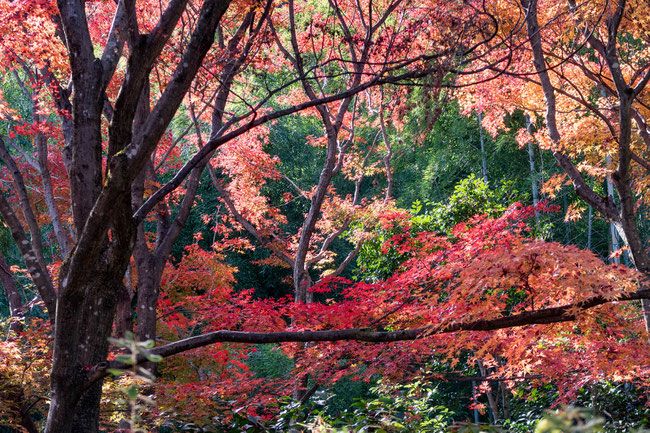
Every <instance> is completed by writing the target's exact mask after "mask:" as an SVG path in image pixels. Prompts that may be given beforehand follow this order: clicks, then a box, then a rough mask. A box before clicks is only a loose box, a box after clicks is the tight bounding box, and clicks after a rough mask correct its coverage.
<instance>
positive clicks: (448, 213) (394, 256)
mask: <svg viewBox="0 0 650 433" xmlns="http://www.w3.org/2000/svg"><path fill="white" fill-rule="evenodd" d="M521 198H522V194H520V193H519V192H518V191H517V190H515V189H514V188H513V184H512V182H504V183H502V184H501V185H500V186H499V187H498V188H496V189H491V188H490V187H489V185H488V184H486V183H485V182H484V181H483V179H480V178H477V177H476V176H475V175H474V174H470V175H469V176H468V177H467V178H466V179H463V180H461V181H460V182H459V183H458V184H457V185H456V186H455V187H454V190H453V193H452V195H451V196H450V197H449V198H448V199H447V200H445V201H443V202H439V203H430V202H425V203H423V202H421V201H419V200H416V201H415V202H414V203H413V206H412V207H411V210H410V213H411V215H412V217H411V219H410V220H409V222H408V223H409V224H408V225H409V233H410V234H411V235H413V236H415V235H416V234H417V233H419V232H422V231H429V232H437V233H440V234H448V233H449V231H450V230H451V229H452V228H453V227H454V226H456V225H457V224H459V223H462V222H466V221H468V220H469V219H470V218H471V217H472V216H474V215H482V214H487V215H488V216H490V217H497V216H499V215H500V214H501V213H502V212H503V211H504V210H505V209H506V208H507V207H508V205H509V204H511V203H513V202H514V201H516V200H518V199H521ZM401 232H402V229H401V228H399V227H398V228H390V229H384V228H377V234H376V236H375V237H374V238H373V239H371V240H369V241H367V242H366V243H365V244H364V245H363V247H362V248H361V251H360V253H359V256H358V258H357V266H358V270H357V278H359V279H361V280H364V281H368V282H376V281H381V280H385V279H387V278H389V277H390V276H391V275H393V274H394V273H395V271H397V270H398V269H399V267H400V266H401V264H402V263H403V262H404V261H405V260H406V259H407V258H408V256H407V255H405V254H402V253H399V252H398V251H397V250H396V249H394V248H385V244H386V242H387V241H388V240H389V239H390V238H391V237H393V236H395V235H397V234H400V233H401Z"/></svg>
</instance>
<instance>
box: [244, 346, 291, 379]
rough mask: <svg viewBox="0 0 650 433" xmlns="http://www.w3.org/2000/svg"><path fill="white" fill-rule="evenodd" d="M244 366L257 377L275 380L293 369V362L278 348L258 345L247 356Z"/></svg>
mask: <svg viewBox="0 0 650 433" xmlns="http://www.w3.org/2000/svg"><path fill="white" fill-rule="evenodd" d="M246 364H247V365H248V366H249V367H250V368H251V371H253V372H254V373H255V375H256V376H257V377H263V378H268V379H277V378H281V377H284V376H286V375H287V374H289V372H291V370H292V369H293V361H292V360H291V359H290V358H289V357H288V356H287V355H286V354H285V353H284V352H283V351H281V350H278V346H272V345H269V344H258V345H256V346H255V351H251V352H250V353H249V354H248V359H247V360H246Z"/></svg>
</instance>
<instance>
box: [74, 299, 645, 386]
mask: <svg viewBox="0 0 650 433" xmlns="http://www.w3.org/2000/svg"><path fill="white" fill-rule="evenodd" d="M648 297H650V288H644V289H642V290H638V291H636V292H633V293H630V294H627V295H624V296H622V297H620V298H618V299H608V298H605V297H603V296H595V297H592V298H589V299H587V300H584V301H581V302H576V303H573V304H568V305H562V306H559V307H551V308H544V309H541V310H534V311H525V312H522V313H519V314H513V315H511V316H504V317H499V318H494V319H478V320H474V321H470V322H455V323H449V324H442V325H431V326H423V327H419V328H412V329H404V330H400V331H373V330H372V329H371V328H353V329H335V330H324V331H310V330H305V331H280V332H245V331H226V330H224V331H215V332H209V333H207V334H202V335H198V336H195V337H189V338H185V339H183V340H179V341H176V342H173V343H169V344H166V345H164V346H159V347H156V348H154V349H152V350H151V351H150V352H151V353H152V354H155V355H159V356H161V357H163V358H167V357H169V356H173V355H177V354H179V353H183V352H187V351H189V350H192V349H198V348H201V347H205V346H209V345H211V344H215V343H246V344H271V343H290V342H318V341H320V342H336V341H360V342H368V343H390V342H396V341H409V340H416V339H418V338H425V337H430V336H433V335H440V334H449V333H452V332H459V331H495V330H498V329H507V328H516V327H520V326H527V325H546V324H552V323H561V322H570V321H573V320H576V317H577V316H576V314H575V312H579V311H585V310H588V309H590V308H593V307H597V306H599V305H603V304H607V303H609V302H614V301H632V300H639V299H645V298H648ZM146 361H147V359H146V358H145V357H144V356H142V355H141V356H139V357H138V363H143V362H146ZM109 368H110V369H125V368H128V366H126V365H124V364H122V363H119V362H115V361H111V362H104V363H101V364H98V365H96V366H95V367H94V368H93V370H92V373H91V374H90V376H89V379H88V382H87V383H86V385H85V386H84V388H86V387H88V386H90V384H91V383H93V382H95V381H97V380H100V379H102V378H103V377H105V376H107V375H108V373H107V369H109Z"/></svg>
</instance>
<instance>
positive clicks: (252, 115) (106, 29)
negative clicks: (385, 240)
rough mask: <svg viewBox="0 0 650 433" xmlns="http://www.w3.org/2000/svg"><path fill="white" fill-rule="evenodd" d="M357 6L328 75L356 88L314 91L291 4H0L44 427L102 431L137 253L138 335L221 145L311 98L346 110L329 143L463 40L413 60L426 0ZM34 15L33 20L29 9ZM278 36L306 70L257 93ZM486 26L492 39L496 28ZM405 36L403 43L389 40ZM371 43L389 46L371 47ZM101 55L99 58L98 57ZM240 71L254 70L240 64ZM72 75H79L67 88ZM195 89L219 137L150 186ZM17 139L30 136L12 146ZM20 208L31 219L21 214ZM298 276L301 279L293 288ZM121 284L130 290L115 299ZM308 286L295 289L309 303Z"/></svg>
mask: <svg viewBox="0 0 650 433" xmlns="http://www.w3.org/2000/svg"><path fill="white" fill-rule="evenodd" d="M331 6H332V7H333V11H334V12H335V14H337V16H338V17H339V19H340V20H341V21H344V20H343V19H342V17H344V16H345V15H346V14H347V13H348V12H347V10H346V9H345V8H346V7H352V8H353V9H352V10H357V9H356V8H357V5H356V4H353V3H350V4H349V5H348V4H345V5H339V4H336V3H333V4H332V5H331ZM375 7H378V10H381V11H382V12H381V14H379V16H380V17H381V16H382V15H383V17H382V18H381V19H380V20H379V21H375V20H376V15H373V14H374V13H376V11H375V10H374V8H375ZM436 7H437V8H438V10H439V12H440V17H441V19H444V18H445V16H447V17H451V16H452V15H450V14H451V13H454V12H456V11H455V10H453V8H452V10H447V8H446V7H444V6H442V5H441V6H436ZM358 8H359V10H360V11H361V12H363V13H364V14H365V15H360V16H359V15H356V20H360V21H361V22H362V25H363V26H365V28H366V35H365V37H364V38H363V40H361V41H357V39H356V36H353V35H352V34H351V33H349V34H348V35H347V36H345V39H346V40H347V43H348V44H349V45H350V47H351V48H352V53H351V54H350V55H351V56H352V57H351V58H344V59H341V62H340V63H341V64H344V65H351V68H352V69H351V70H348V69H347V68H343V69H341V70H338V71H337V70H336V68H334V67H333V68H332V71H331V72H327V74H333V75H334V76H336V75H348V76H349V77H350V78H349V82H348V85H347V86H346V87H345V88H341V89H336V88H334V90H333V91H332V92H327V93H323V92H321V94H320V95H317V94H315V93H314V92H313V90H312V91H310V90H309V89H312V86H313V85H314V84H312V81H313V79H314V77H313V74H315V73H316V74H319V73H320V72H321V71H323V70H324V69H323V68H326V65H327V64H332V59H331V58H325V59H319V58H316V59H315V61H314V63H313V64H310V65H309V66H306V64H305V61H304V60H302V59H301V58H300V56H299V55H298V54H299V51H300V47H299V46H296V37H295V35H296V34H297V33H298V31H297V29H296V23H295V19H294V17H293V14H294V12H293V3H292V4H291V5H290V7H289V8H285V9H284V10H288V11H289V15H290V20H289V21H290V23H289V24H290V25H289V27H287V28H286V30H284V28H283V29H275V28H274V26H277V25H278V24H272V21H270V20H269V17H270V16H271V14H272V12H273V10H274V5H273V4H272V2H266V3H264V2H250V3H246V2H241V3H232V4H231V2H229V1H218V0H208V1H206V2H203V3H198V4H194V3H190V2H188V1H185V0H179V1H175V0H174V1H172V2H170V3H168V4H166V5H164V8H163V7H158V5H155V6H154V5H136V4H135V2H131V1H124V2H118V3H117V4H116V5H112V4H101V5H92V6H91V5H86V4H85V3H84V2H79V1H60V2H58V3H57V4H56V5H55V4H54V3H50V2H36V3H33V2H22V3H20V4H17V5H14V4H12V3H5V4H4V5H3V7H2V13H3V14H4V16H3V22H4V23H5V24H3V25H4V26H5V28H4V29H3V33H4V34H6V35H12V38H11V39H5V40H4V41H3V46H2V62H3V64H4V65H5V70H7V71H8V72H10V71H13V72H12V73H13V76H14V78H15V80H16V83H17V85H18V86H20V87H21V88H22V89H23V92H24V97H25V98H27V99H28V100H31V104H28V105H30V107H31V109H30V114H29V116H27V117H25V118H23V117H22V116H20V115H19V113H17V112H16V111H15V110H14V107H11V106H10V104H7V103H4V104H3V115H4V117H5V119H6V120H7V121H8V122H9V123H10V125H11V131H10V133H9V134H8V135H7V136H5V137H3V142H2V149H3V152H2V159H3V161H4V163H5V166H6V167H7V169H8V172H9V176H10V177H11V180H12V181H13V183H14V185H15V187H16V188H15V190H14V192H15V195H10V194H8V192H5V193H4V194H3V195H2V197H1V198H0V212H1V213H2V216H3V218H4V220H5V222H6V224H7V225H8V226H9V228H10V230H11V233H12V236H13V238H14V241H15V242H16V245H17V246H18V247H19V249H20V251H21V254H22V258H23V260H24V261H25V264H26V267H27V269H28V271H29V274H30V276H31V279H32V280H33V282H34V285H35V286H36V287H37V289H38V292H39V295H40V297H41V299H42V300H43V302H44V304H45V310H46V311H47V313H48V315H49V317H50V320H51V322H52V323H53V324H54V342H53V345H54V351H53V366H52V372H51V403H50V410H49V413H48V421H47V426H46V431H48V432H54V431H56V432H66V431H71V430H75V431H95V430H96V429H97V420H98V407H99V398H100V395H101V381H96V380H95V381H89V377H93V371H95V370H97V368H100V369H101V366H102V365H104V363H105V360H106V356H107V353H108V340H107V338H108V337H109V335H110V334H111V330H112V325H113V322H114V321H115V316H116V311H117V309H118V304H119V305H120V308H119V310H120V312H121V314H120V317H121V321H122V325H121V326H122V328H124V327H126V326H128V324H127V325H124V322H128V312H126V310H127V308H125V306H128V304H129V303H130V300H129V297H130V296H131V294H130V293H129V289H128V288H124V287H123V283H124V278H125V274H126V271H127V268H128V267H129V262H130V257H131V255H132V253H133V255H134V257H135V259H136V268H137V270H138V272H139V274H138V277H139V278H138V288H137V289H138V290H137V297H138V301H137V305H138V311H137V318H138V329H137V334H138V335H139V336H140V337H141V338H147V337H151V336H153V334H154V333H155V331H154V329H155V328H154V327H155V311H156V304H157V299H158V287H157V286H158V283H159V280H160V275H161V272H162V269H163V268H164V264H165V261H166V260H167V256H168V254H169V251H170V246H171V245H172V244H173V242H174V240H175V238H176V236H177V235H178V232H179V230H180V227H182V225H183V223H184V221H185V220H186V218H187V214H188V213H189V211H190V208H191V204H192V202H193V200H194V194H195V192H196V186H197V184H198V180H199V179H200V174H201V172H202V170H203V168H204V167H205V166H206V164H207V162H208V160H209V158H210V157H211V155H212V154H213V153H214V151H215V149H216V148H218V147H219V146H220V145H222V144H223V143H226V142H228V141H230V140H233V139H235V138H236V137H239V136H241V135H242V134H244V133H245V132H247V131H249V130H251V129H253V128H256V127H258V126H260V125H263V124H264V123H267V122H269V121H271V120H273V119H276V118H279V117H281V116H284V115H288V114H291V113H295V112H298V111H301V110H304V109H309V108H313V107H315V108H316V109H317V110H320V111H321V114H322V117H323V119H324V121H325V119H329V117H328V116H329V114H327V115H325V114H326V111H327V109H326V108H325V106H326V105H325V104H334V105H336V104H338V107H339V109H338V113H339V114H337V116H336V118H335V120H334V121H333V123H332V122H331V121H330V120H327V121H326V125H328V130H329V133H328V134H329V136H330V139H329V140H330V143H329V145H328V146H329V149H330V150H329V152H330V154H332V153H333V152H334V151H335V144H336V143H335V142H334V140H335V137H336V136H337V135H338V130H339V129H340V128H341V124H342V121H343V118H344V115H345V113H346V112H347V110H348V104H349V103H350V100H351V98H353V97H354V95H356V94H359V93H361V92H363V91H367V90H369V89H371V88H372V87H374V86H378V85H382V84H389V83H400V82H404V81H407V80H413V79H417V78H419V77H423V76H427V75H429V74H432V73H437V72H438V71H440V68H441V66H440V65H441V64H444V63H445V62H446V61H447V60H446V59H451V58H453V55H454V54H455V53H456V51H457V47H453V48H451V47H450V44H448V43H446V44H443V43H440V39H439V38H438V35H433V34H432V35H430V36H431V37H430V38H425V39H424V41H425V42H429V41H430V42H431V44H430V45H426V46H422V49H421V50H418V51H417V52H415V53H413V54H414V55H413V56H409V54H408V53H407V52H406V51H405V48H406V47H407V46H408V44H409V42H410V39H409V37H413V36H416V35H417V34H418V33H417V32H416V29H417V28H419V27H422V28H425V29H426V28H427V24H428V23H427V22H426V21H422V20H419V18H417V15H416V12H418V11H417V9H416V8H414V7H413V5H411V4H409V3H406V2H402V1H394V2H389V3H387V4H385V5H383V4H382V5H381V6H374V5H373V4H372V3H369V4H360V5H359V6H358ZM457 9H458V10H460V11H462V8H457ZM408 11H410V12H408ZM407 12H408V13H407ZM277 13H278V14H282V13H284V12H283V9H282V8H281V7H278V8H277ZM411 14H413V17H414V20H413V21H412V22H411V21H406V22H404V24H406V27H405V28H406V29H408V30H409V31H407V32H404V33H403V34H400V35H396V36H395V37H393V39H392V40H390V39H389V41H388V42H386V41H383V42H382V39H381V38H383V37H385V35H379V36H378V35H377V34H375V33H376V32H377V31H379V30H381V29H382V28H383V27H384V26H385V27H387V28H390V27H391V26H392V27H393V28H394V26H395V25H397V24H398V23H400V21H399V20H400V19H399V18H398V17H402V18H403V17H407V18H410V15H411ZM27 16H29V18H30V19H29V20H25V19H24V18H26V17H27ZM480 18H481V17H479V21H480ZM364 19H365V20H367V21H366V22H364ZM445 24H446V25H449V31H452V29H453V28H454V25H457V23H456V24H455V23H454V22H453V20H449V19H447V21H446V22H445ZM329 30H330V29H329V27H328V23H323V27H320V26H319V27H314V28H312V30H311V32H312V35H313V37H314V38H323V40H325V41H326V40H328V39H329V33H328V32H329ZM283 32H284V33H283ZM394 32H395V30H393V33H394ZM409 32H411V33H409ZM281 34H289V35H291V36H290V38H291V39H292V41H293V43H292V48H291V50H292V51H293V53H294V55H293V56H291V55H289V56H288V57H289V58H290V57H293V58H294V65H293V67H295V72H296V77H297V78H291V77H289V78H288V79H285V80H282V79H281V80H280V82H279V83H277V86H274V87H269V86H272V85H273V83H270V82H269V81H266V83H265V82H264V81H262V86H260V87H258V88H257V89H258V90H259V91H253V90H252V89H251V88H250V87H249V88H248V89H247V88H246V86H250V85H251V84H252V83H253V82H255V80H256V79H257V78H258V77H261V79H262V80H264V76H265V75H266V76H270V75H269V74H272V73H273V72H274V70H273V67H274V65H273V61H274V60H275V59H274V57H273V55H272V54H271V55H268V54H266V53H265V50H264V49H263V47H265V46H267V45H268V43H269V42H270V41H273V38H274V37H275V38H276V39H277V40H278V41H279V39H280V35H281ZM274 35H275V36H274ZM485 35H488V36H489V34H488V33H487V32H485ZM373 38H376V39H373ZM483 38H484V35H483V34H481V33H479V34H477V35H472V36H471V37H470V38H468V41H467V42H462V39H461V40H459V43H461V46H462V47H463V48H464V49H466V50H467V51H471V50H472V49H474V45H476V44H477V43H480V40H481V39H483ZM215 39H216V44H215ZM314 40H315V39H314ZM32 41H39V47H38V49H37V50H32V49H30V48H29V47H30V46H31V45H32V43H31V42H32ZM396 41H397V42H399V43H397V44H393V42H396ZM357 42H359V43H360V44H361V46H364V47H365V49H364V50H362V52H357V51H356V50H357V49H358V48H357V47H356V45H355V44H356V43H357ZM381 43H386V45H385V46H382V45H381ZM371 46H372V47H381V49H374V50H372V51H371V50H370V47H371ZM280 50H282V49H281V48H280ZM96 52H97V53H101V56H99V57H96V54H95V53H96ZM357 55H360V57H356V56H357ZM374 56H376V57H374ZM366 65H368V66H366ZM307 67H309V69H306V68H307ZM265 68H266V69H265ZM265 70H266V71H268V72H265ZM243 71H250V72H251V73H247V74H246V75H243V74H242V72H243ZM235 77H239V78H238V80H239V81H236V80H235ZM343 81H345V79H343ZM68 82H70V86H68V85H66V84H64V83H68ZM294 82H298V83H301V84H302V87H303V88H304V89H305V90H306V91H307V93H308V95H309V98H308V100H305V101H301V102H299V103H296V104H292V105H290V106H287V107H286V108H281V109H277V110H275V111H270V112H265V111H264V107H265V104H266V101H268V99H269V98H270V97H271V96H272V95H274V94H276V93H277V92H278V91H281V90H283V89H286V88H288V87H290V86H291V85H292V83H294ZM265 84H266V85H265ZM241 90H243V91H244V92H245V93H244V94H242V93H241V92H240V91H241ZM152 100H153V101H155V102H154V103H153V104H152V103H151V101H152ZM186 100H189V101H188V102H189V107H190V109H192V108H195V109H196V111H198V112H199V113H201V112H202V113H203V116H204V117H206V118H208V119H209V124H210V127H211V132H210V136H209V139H208V140H207V141H205V142H203V143H201V142H199V145H200V149H199V150H197V151H196V152H195V153H194V154H193V155H192V157H191V158H190V159H189V160H188V161H187V162H186V163H185V164H184V165H183V166H182V167H181V168H179V169H178V170H177V172H176V173H174V175H173V177H172V179H171V180H170V181H169V182H167V183H166V184H165V185H163V186H161V187H160V188H159V189H158V190H157V191H155V192H153V193H151V194H147V195H145V193H143V189H144V187H143V185H145V186H146V185H149V184H150V183H151V182H155V181H156V172H155V168H157V167H156V163H159V162H158V161H156V155H158V154H157V152H158V151H160V150H167V154H170V153H173V150H170V149H169V148H171V147H173V145H172V146H167V147H168V148H167V149H165V146H166V141H165V136H166V135H165V134H166V132H167V131H168V128H169V126H170V124H171V123H172V121H173V119H174V116H175V115H176V113H177V112H178V110H179V108H180V107H181V105H182V104H183V102H184V101H186ZM193 100H196V101H201V103H202V104H201V105H202V107H200V108H199V107H197V104H194V106H193ZM337 101H341V102H337ZM226 114H227V115H228V116H229V117H228V118H227V119H226V118H225V117H224V116H225V115H226ZM194 116H195V117H200V116H199V115H198V114H195V115H194ZM18 134H20V135H21V136H24V137H25V138H26V139H28V140H30V141H32V142H31V143H28V144H24V145H22V144H21V143H13V142H12V140H13V139H14V137H15V136H16V135H18ZM6 143H8V144H9V145H10V146H11V147H13V148H14V152H10V151H9V147H8V146H7V145H6ZM168 144H169V143H168V142H167V145H168ZM31 146H34V148H35V149H36V150H37V156H38V164H31V165H29V164H30V162H31V163H33V162H34V161H33V159H32V158H31V155H30V153H31V149H30V147H31ZM28 149H29V150H28ZM55 149H56V151H55ZM12 153H13V154H12ZM16 154H18V155H20V156H23V155H24V159H25V161H26V163H27V164H28V165H27V166H23V167H21V164H25V162H20V163H19V162H18V161H16V158H15V157H14V155H16ZM51 155H55V156H54V157H53V161H56V163H59V162H60V163H61V165H57V167H56V168H57V169H58V170H59V172H58V173H57V176H56V177H55V176H52V171H53V170H54V167H53V165H52V163H51V162H50V161H49V159H50V158H51ZM328 161H329V162H328V165H331V164H332V163H333V162H334V160H333V159H332V157H331V156H330V158H329V159H328ZM152 166H153V167H152ZM62 168H64V170H63V171H61V169H62ZM32 169H33V170H35V171H36V174H35V176H36V177H37V178H39V181H40V182H39V183H40V185H41V186H42V190H43V195H42V196H43V198H44V200H45V202H46V204H47V211H46V212H43V218H44V219H45V220H46V221H49V222H50V223H51V224H52V227H53V231H54V234H55V237H56V239H57V247H58V254H57V257H58V258H59V259H60V261H59V263H58V265H57V266H56V267H55V269H49V268H48V266H47V262H46V257H45V253H44V248H43V242H42V233H41V228H40V227H39V217H41V210H40V209H34V207H35V205H34V198H33V197H30V194H29V192H28V191H29V188H28V181H29V179H28V176H27V173H28V171H30V170H32ZM330 177H331V173H328V172H327V171H326V172H324V174H323V178H322V182H321V187H320V188H319V189H317V194H316V196H315V197H316V199H315V201H314V203H315V206H314V208H313V212H312V213H313V215H312V216H311V217H309V218H308V223H306V225H305V227H306V228H307V229H306V230H303V234H302V236H304V237H310V236H311V231H312V230H313V225H314V224H315V220H316V215H317V214H318V213H319V210H320V203H319V202H320V201H322V196H323V195H324V194H325V191H326V184H327V183H328V181H329V178H330ZM186 179H188V180H187V183H186V184H185V195H184V198H183V200H182V202H181V204H180V207H179V210H178V213H177V215H176V217H175V219H173V220H171V218H170V214H169V211H168V210H167V209H166V204H165V203H164V199H165V198H166V197H167V196H168V195H169V194H170V193H172V192H174V191H176V190H177V189H178V188H179V186H180V185H181V183H182V182H183V181H185V180H186ZM55 180H56V181H58V182H59V184H56V182H55ZM66 184H67V185H66ZM58 188H63V189H65V190H66V191H69V196H68V197H69V202H66V201H65V200H64V201H63V202H62V200H60V199H58V196H57V195H56V194H54V191H55V190H57V189H58ZM66 198H67V197H66ZM68 207H69V209H70V211H71V212H70V213H69V214H68ZM18 208H19V209H20V210H21V212H22V214H23V216H22V217H23V218H21V217H19V216H18V213H17V209H18ZM154 209H155V210H156V219H157V226H158V229H157V240H156V243H155V246H154V248H153V250H148V248H147V247H146V239H145V234H144V232H143V230H142V224H143V222H144V221H145V219H147V218H148V215H149V213H150V212H152V211H153V210H154ZM68 221H70V223H69V224H67V223H68ZM66 226H67V227H66ZM25 227H26V228H27V232H26V231H25ZM306 249H307V245H306V244H305V243H303V246H301V247H300V249H299V252H298V254H297V256H296V257H297V260H298V261H299V262H300V263H302V262H303V261H304V260H305V258H306V254H307V251H306ZM295 269H297V271H296V272H297V273H296V278H297V280H299V281H302V280H304V279H305V277H304V272H305V271H304V267H303V266H302V265H301V266H297V267H296V268H295ZM54 271H56V272H54ZM297 287H301V285H300V284H298V283H297ZM116 288H120V289H119V291H120V293H121V294H120V296H119V298H120V302H119V303H118V302H117V297H116V296H115V290H116ZM304 294H305V292H304V291H302V292H301V291H299V292H298V296H299V299H302V298H303V297H304Z"/></svg>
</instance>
